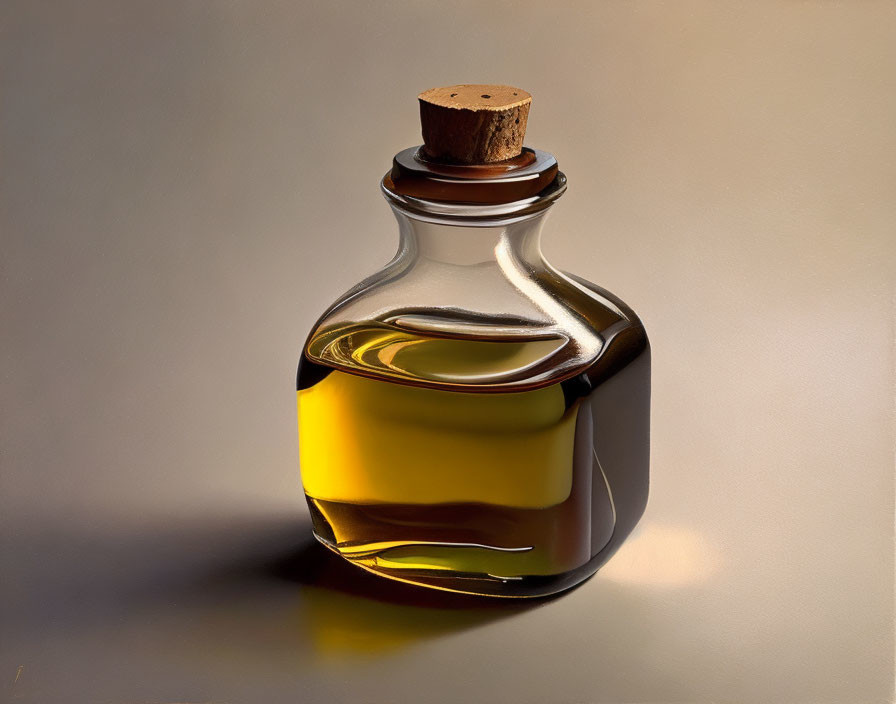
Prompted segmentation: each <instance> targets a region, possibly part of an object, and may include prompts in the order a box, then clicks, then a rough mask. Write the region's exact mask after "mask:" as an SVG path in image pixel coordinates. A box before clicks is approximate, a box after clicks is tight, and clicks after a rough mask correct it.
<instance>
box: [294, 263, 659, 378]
mask: <svg viewBox="0 0 896 704" xmlns="http://www.w3.org/2000/svg"><path fill="white" fill-rule="evenodd" d="M465 273H467V274H469V273H470V272H469V268H467V271H466V272H465ZM406 279H407V276H406V273H405V272H401V271H398V272H396V271H395V270H394V269H393V270H392V271H391V272H390V271H389V267H387V268H386V269H384V270H383V271H382V272H380V274H378V275H375V276H374V277H370V278H369V279H367V280H366V282H365V285H359V286H357V287H355V288H354V289H352V290H351V291H350V292H349V293H348V294H346V295H344V296H343V297H342V298H341V299H339V301H337V302H336V303H335V304H334V305H333V306H331V307H330V308H329V309H328V310H327V312H326V313H325V314H324V315H323V316H322V317H321V319H320V320H319V321H318V322H317V324H316V325H315V327H314V329H313V330H312V331H311V333H310V334H309V336H308V339H307V341H306V343H305V346H304V349H303V354H302V364H301V365H300V370H299V386H300V387H302V386H303V384H304V385H305V386H308V385H310V384H309V382H311V381H312V379H313V378H314V377H319V376H320V375H321V374H323V373H325V372H326V370H328V369H336V370H339V371H344V372H348V373H352V374H358V375H361V376H368V377H373V378H378V379H383V380H388V381H394V382H397V383H405V384H411V385H419V386H427V387H434V388H443V389H446V390H460V391H469V392H508V391H518V390H526V389H533V388H538V387H542V386H546V385H550V384H553V383H557V382H560V381H563V380H564V379H567V378H570V377H573V376H576V375H581V374H583V373H587V370H588V369H589V368H591V367H594V368H598V367H600V368H610V367H612V368H616V367H619V366H620V363H622V365H623V366H624V364H625V359H627V358H631V359H634V358H635V357H636V356H638V355H639V354H640V353H641V352H642V351H643V350H644V349H645V348H646V347H647V346H648V343H647V337H646V333H645V332H644V327H643V325H642V323H641V321H640V320H639V318H638V317H637V315H636V314H635V313H634V311H633V310H632V309H631V308H630V307H629V306H628V305H627V304H626V303H625V302H624V301H622V299H620V298H619V297H618V296H616V295H614V294H612V293H611V292H609V291H607V290H606V289H603V288H602V287H600V286H597V285H596V284H593V283H591V282H589V281H587V280H585V279H583V278H581V277H578V276H575V275H571V274H566V273H561V272H559V271H556V270H554V269H551V268H550V267H548V268H545V269H544V270H543V271H537V272H530V276H528V277H527V279H526V281H525V282H516V285H511V286H509V287H506V289H505V290H502V289H501V287H496V286H495V285H494V283H495V282H494V281H492V282H490V283H491V285H490V286H489V287H486V288H484V289H482V290H479V291H478V292H477V295H474V296H464V295H462V293H463V288H462V287H458V286H456V285H454V286H452V287H451V290H452V295H446V292H445V291H444V290H442V291H440V290H439V289H440V287H439V286H438V285H433V284H434V282H433V281H428V282H427V284H428V285H427V286H416V285H413V284H414V283H415V282H414V281H407V280H406ZM402 280H404V281H403V284H404V285H401V284H402ZM456 283H457V282H455V284H456ZM509 283H511V284H513V283H514V282H509ZM408 284H411V285H410V286H409V285H408ZM418 301H420V302H421V303H422V304H418ZM611 362H612V363H611ZM303 377H304V382H303Z"/></svg>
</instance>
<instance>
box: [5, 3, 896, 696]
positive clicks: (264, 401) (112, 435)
mask: <svg viewBox="0 0 896 704" xmlns="http://www.w3.org/2000/svg"><path fill="white" fill-rule="evenodd" d="M894 37H896V6H894V4H893V3H891V2H861V1H859V2H850V3H847V2H814V3H813V2H751V3H748V2H744V3H730V2H714V1H710V0H705V1H699V2H681V3H672V2H670V3H659V2H647V3H645V2H639V3H622V2H607V3H564V2H541V1H540V2H474V1H452V2H447V1H443V2H387V3H339V2H319V3H289V2H282V3H274V2H204V3H201V2H111V1H110V2H82V3H67V2H60V3H46V2H30V1H28V2H24V1H23V2H6V3H4V4H3V9H2V11H0V50H2V55H0V80H2V94H0V119H2V123H0V160H2V161H0V179H2V182H0V207H2V210H0V218H2V219H0V237H2V240H0V256H2V289H0V314H2V321H0V322H2V354H3V360H2V377H0V384H2V399H3V401H2V404H3V405H2V407H3V417H2V426H0V427H2V448H0V450H2V454H0V462H2V529H3V531H2V549H3V552H2V565H0V568H2V587H3V590H2V601H0V617H2V621H0V627H2V634H0V650H2V653H0V682H2V687H3V692H4V696H6V697H7V698H8V699H9V700H11V701H16V702H66V703H77V702H172V701H193V702H199V701H201V702H206V701H213V702H253V703H254V702H324V701H335V702H440V703H441V702H444V703H446V704H447V703H449V702H496V703H503V702H519V703H523V702H533V703H534V702H557V703H573V702H577V703H582V702H683V701H689V702H772V703H774V702H806V703H808V702H864V703H868V704H870V703H872V702H874V703H883V702H888V701H890V700H891V698H892V692H893V662H894V650H893V525H894V523H893V504H894V481H893V438H894V424H893V382H894V379H893V374H894V372H893V368H894V359H893V357H894V355H893V339H894V330H893V327H894V304H893V302H894V287H893V272H894V264H896V261H894V260H896V246H894V243H896V236H894V222H896V206H894V201H896V176H894V174H896V158H894V146H896V139H894V134H896V50H894V44H896V40H894ZM492 81H493V82H507V83H513V84H516V85H519V86H521V87H524V88H525V89H527V90H529V91H530V92H531V93H532V94H533V95H534V96H535V100H534V104H533V108H532V113H531V116H530V128H529V138H528V140H527V141H528V143H529V144H531V145H535V146H538V147H540V148H543V149H547V150H549V151H552V152H553V153H555V154H556V155H557V157H558V158H559V161H560V164H561V167H562V168H563V170H564V171H565V172H566V173H567V175H568V177H569V181H570V188H569V192H568V194H567V195H566V196H565V197H564V198H563V199H562V200H561V201H560V203H559V204H558V205H557V206H556V208H555V212H554V214H553V215H552V217H551V219H550V221H549V223H548V226H547V231H546V236H545V243H546V244H545V247H546V251H547V254H548V255H549V257H550V258H551V259H552V261H554V263H555V264H557V265H558V266H561V267H563V268H566V269H571V270H574V271H575V272H577V273H579V274H581V275H583V276H586V277H588V278H591V279H593V280H595V281H597V282H599V283H601V284H602V285H604V286H606V287H608V288H610V289H611V290H613V291H615V292H617V293H618V294H620V295H621V296H623V297H624V298H625V299H627V300H628V301H629V302H630V303H631V304H632V305H633V306H634V307H635V308H636V309H637V310H638V311H639V312H640V313H641V315H642V317H643V319H644V321H645V323H646V325H647V327H648V330H649V332H650V334H651V337H652V341H653V349H654V403H653V423H654V433H653V446H652V451H653V461H652V471H653V478H652V496H651V501H650V505H649V507H648V511H647V513H646V515H645V518H644V520H643V523H642V526H641V528H640V530H639V532H637V533H636V534H635V536H634V537H633V539H632V540H631V541H630V543H628V544H627V545H626V546H625V547H624V548H623V549H622V550H621V551H620V553H619V554H618V555H617V557H616V558H615V559H614V560H613V561H612V562H611V563H610V565H608V566H607V568H606V569H605V570H604V571H603V572H602V573H601V574H600V575H598V576H597V577H596V578H595V579H593V580H591V581H590V582H588V583H587V584H585V585H584V586H583V587H581V588H580V589H578V590H575V591H573V592H571V593H569V594H567V595H565V596H563V597H561V598H559V599H556V600H554V601H551V602H549V603H547V604H544V605H541V606H538V607H534V608H523V607H509V606H502V607H493V608H490V607H488V606H483V605H481V604H476V605H469V604H468V603H457V602H439V601H438V600H432V599H428V598H422V597H421V598H420V599H419V600H415V599H414V597H413V596H412V595H408V593H407V592H402V591H399V592H395V593H392V592H389V593H385V592H381V591H377V589H376V587H375V586H371V584H370V582H369V580H364V579H362V577H361V576H358V577H357V581H355V579H354V578H355V574H354V572H352V571H351V570H349V571H348V572H345V571H340V568H339V566H338V565H334V564H332V563H331V562H328V561H327V560H324V559H323V558H322V557H321V556H320V555H319V554H318V553H317V552H315V551H314V550H312V549H310V548H309V547H308V525H307V519H306V514H305V509H304V507H303V505H302V497H301V493H300V488H299V484H298V474H297V466H296V464H297V450H296V439H295V407H294V386H293V383H294V371H295V363H296V360H297V356H298V352H299V347H300V345H301V342H302V340H303V337H304V334H305V333H306V331H307V330H308V328H309V326H310V325H311V324H312V322H313V321H314V319H315V317H316V315H317V314H318V313H319V312H320V311H321V309H322V308H323V307H324V306H325V305H326V304H327V303H328V302H329V301H330V300H332V299H333V298H334V297H335V296H336V295H338V294H339V293H341V292H342V291H343V290H344V289H345V288H347V287H348V286H349V285H351V284H352V283H353V282H355V281H356V280H358V279H359V278H361V277H362V276H363V275H365V274H367V273H369V272H370V271H371V270H372V269H373V268H375V267H376V266H378V265H379V264H381V263H382V262H384V261H385V260H386V259H388V258H389V256H390V255H391V253H392V251H393V249H394V247H395V244H396V232H395V227H394V225H393V223H392V221H391V216H390V214H389V212H388V208H387V207H386V205H385V203H384V202H383V201H382V199H381V197H380V195H379V193H378V179H379V178H380V177H381V176H382V174H383V173H384V172H385V171H386V169H387V168H388V167H389V163H390V159H391V157H392V155H393V154H394V153H395V152H396V151H398V150H399V149H401V148H403V147H406V146H410V145H413V144H416V143H418V142H419V139H420V138H419V128H418V125H417V107H416V102H415V96H416V94H417V93H418V92H419V91H421V90H423V89H426V88H429V87H432V86H436V85H440V84H447V83H455V82H492Z"/></svg>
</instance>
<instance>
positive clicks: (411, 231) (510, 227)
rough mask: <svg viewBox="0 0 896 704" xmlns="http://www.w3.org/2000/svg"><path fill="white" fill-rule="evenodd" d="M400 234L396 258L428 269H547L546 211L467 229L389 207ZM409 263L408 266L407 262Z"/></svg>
mask: <svg viewBox="0 0 896 704" xmlns="http://www.w3.org/2000/svg"><path fill="white" fill-rule="evenodd" d="M392 210H393V212H394V213H395V217H396V219H397V220H398V227H399V233H400V241H401V247H400V250H399V251H400V253H401V254H400V256H402V257H408V258H410V259H411V260H413V261H418V260H419V261H420V262H426V263H427V264H430V265H432V266H440V265H445V266H453V267H458V266H460V267H480V268H482V267H495V268H496V269H498V270H501V271H504V272H505V276H506V275H507V271H506V270H507V269H510V270H512V271H514V272H518V273H517V275H519V274H522V273H523V271H522V269H531V270H540V269H543V268H544V267H546V266H547V263H546V262H545V260H544V257H543V255H542V253H541V229H542V227H543V225H544V222H545V219H546V216H547V212H548V211H547V209H545V210H541V211H540V212H537V213H535V214H532V215H529V216H526V217H523V218H519V219H516V220H514V221H510V222H503V223H501V224H497V225H494V226H484V225H483V224H481V223H480V224H477V226H476V227H468V226H463V225H461V224H459V223H458V222H457V221H456V220H454V221H448V220H446V221H441V222H440V221H438V220H437V219H433V218H425V219H423V218H420V217H419V216H416V215H415V214H413V213H409V212H407V211H405V210H403V209H402V208H401V207H399V206H396V205H395V204H392ZM408 263H410V262H408Z"/></svg>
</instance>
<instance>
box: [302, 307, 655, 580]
mask: <svg viewBox="0 0 896 704" xmlns="http://www.w3.org/2000/svg"><path fill="white" fill-rule="evenodd" d="M411 318H413V316H409V317H408V318H406V320H410V319H411ZM415 322H416V323H417V325H418V327H417V328H415V329H410V328H409V327H408V326H407V323H405V324H404V325H398V324H396V323H395V322H394V320H393V322H389V323H385V322H375V321H371V322H367V323H362V324H348V325H344V326H340V327H338V328H330V329H325V330H322V331H318V332H317V333H315V334H314V335H313V336H312V338H311V339H310V340H309V342H308V344H307V346H306V354H305V357H304V359H303V361H302V365H301V368H300V375H299V391H298V409H299V435H300V461H301V469H302V479H303V483H304V487H305V493H306V495H307V498H308V502H309V506H310V507H311V513H312V519H313V522H314V529H315V533H316V535H317V536H318V538H319V539H320V540H321V541H322V542H324V543H325V544H326V545H327V546H328V547H330V548H331V549H333V550H335V551H337V552H339V553H340V554H341V555H342V556H343V557H345V558H347V559H349V560H351V561H352V562H354V563H356V564H358V565H360V566H362V567H365V568H367V569H369V570H371V571H374V572H377V573H379V574H383V575H385V576H389V577H393V578H396V579H402V580H405V581H411V582H415V583H419V584H425V585H427V586H435V587H438V588H443V589H450V590H455V591H470V592H475V593H488V594H498V595H509V596H512V595H518V594H519V595H528V594H532V593H549V592H550V591H552V590H556V589H554V588H553V587H552V586H551V585H552V584H554V583H555V582H556V580H557V578H558V577H560V576H563V575H570V574H572V573H574V572H575V571H576V570H581V569H585V568H586V567H587V565H588V563H589V561H591V560H592V558H594V556H595V555H597V554H598V553H599V552H600V551H601V549H603V548H604V547H605V546H607V544H608V542H609V541H610V539H611V537H612V536H613V532H614V527H615V525H616V518H617V517H616V508H615V506H614V502H613V497H612V493H611V489H610V487H609V482H608V480H607V477H606V475H605V474H604V472H603V469H602V468H601V466H600V463H599V461H598V460H597V457H596V454H595V450H594V420H593V413H592V411H593V409H592V403H593V401H594V400H595V398H592V394H591V391H592V390H591V388H590V386H589V384H587V383H584V382H582V381H581V380H582V379H586V378H587V369H585V370H582V373H580V374H579V375H578V377H577V379H578V381H575V380H567V381H563V382H557V381H555V382H548V383H531V380H532V379H533V378H538V375H539V374H541V372H543V370H544V369H550V368H551V367H555V366H557V365H559V364H560V363H561V362H562V361H563V359H564V356H565V355H566V354H568V353H569V345H568V341H567V340H566V338H564V337H562V336H558V335H553V336H551V335H542V336H532V337H523V336H520V335H519V334H517V335H512V334H507V335H503V336H500V337H498V336H495V335H494V334H492V335H491V336H478V337H477V336H470V335H466V336H464V337H456V336H451V335H449V334H447V333H446V332H445V331H444V330H439V329H438V328H439V326H438V325H437V324H433V325H430V326H428V328H423V329H421V327H420V324H419V321H415ZM473 328H475V326H472V327H471V329H473ZM492 330H494V328H492ZM645 498H646V497H645ZM641 508H643V506H642V507H641ZM591 571H593V569H592V570H591ZM533 581H534V582H536V583H537V584H536V586H535V587H534V588H533V587H532V583H533ZM541 583H543V586H540V585H541Z"/></svg>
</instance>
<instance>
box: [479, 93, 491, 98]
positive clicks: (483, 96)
mask: <svg viewBox="0 0 896 704" xmlns="http://www.w3.org/2000/svg"><path fill="white" fill-rule="evenodd" d="M479 97H480V98H491V97H492V96H490V95H486V94H485V93H483V94H482V95H480V96H479Z"/></svg>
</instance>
